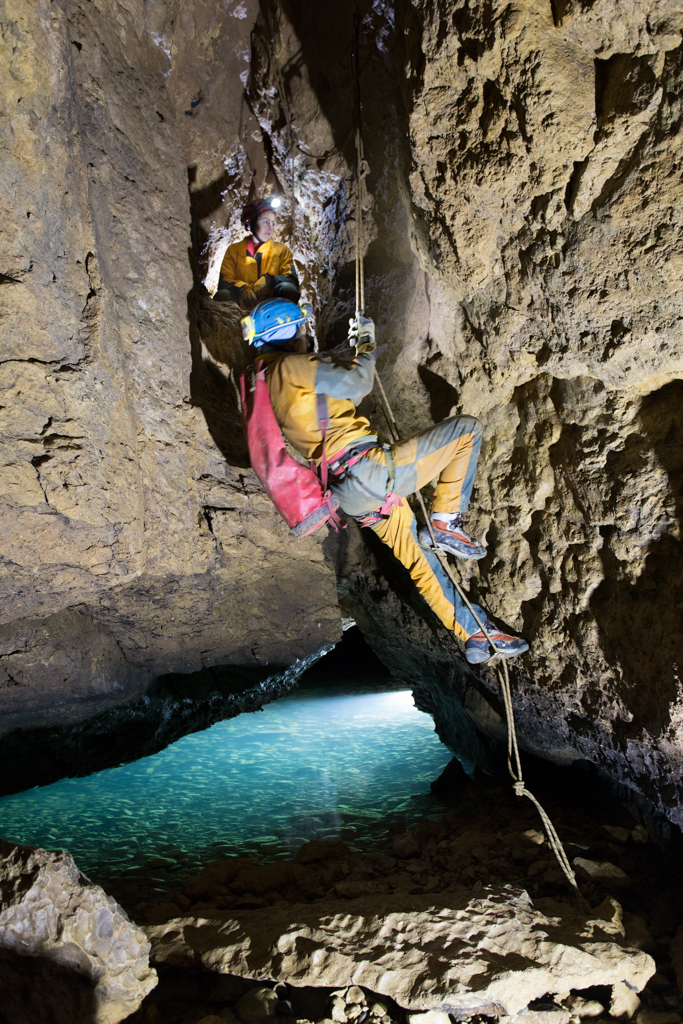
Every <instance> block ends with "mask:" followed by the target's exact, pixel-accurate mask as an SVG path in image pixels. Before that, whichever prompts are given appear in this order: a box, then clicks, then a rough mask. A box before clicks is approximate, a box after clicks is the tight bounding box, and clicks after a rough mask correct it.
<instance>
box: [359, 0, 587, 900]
mask: <svg viewBox="0 0 683 1024" xmlns="http://www.w3.org/2000/svg"><path fill="white" fill-rule="evenodd" d="M359 36H360V13H359V11H358V8H356V10H355V12H354V16H353V84H354V106H355V110H356V311H357V312H360V313H364V312H365V273H364V267H363V207H364V198H365V176H366V174H367V173H368V165H367V163H366V161H365V159H364V154H363V137H362V135H361V102H360V63H359ZM373 387H374V391H375V394H376V396H377V399H378V401H379V404H380V406H381V407H382V411H383V413H384V416H385V419H386V421H387V424H388V426H389V433H390V435H391V437H392V440H393V441H394V442H396V441H398V440H399V439H400V434H399V429H398V424H397V422H396V417H395V416H394V413H393V410H392V408H391V405H390V403H389V399H388V398H387V393H386V391H385V390H384V385H383V384H382V381H381V380H380V378H379V375H378V374H377V373H375V379H374V385H373ZM415 494H416V496H417V499H418V501H419V503H420V508H421V510H422V515H423V516H424V520H425V522H426V524H427V529H428V530H429V536H430V538H431V542H432V547H433V549H434V552H435V554H436V557H437V558H438V559H439V562H440V563H441V566H442V568H443V570H444V572H445V573H446V575H447V576H448V578H449V579H450V581H451V583H452V584H453V586H454V587H455V589H456V590H457V592H458V594H459V595H460V597H461V598H462V601H463V603H464V604H465V606H466V607H467V608H468V609H469V611H470V612H471V614H472V616H473V617H474V620H475V622H476V623H477V625H478V626H479V628H480V629H481V631H482V633H483V634H484V636H485V637H486V639H487V640H488V642H489V643H490V645H491V647H492V648H493V655H492V657H491V658H490V659H489V664H490V663H491V662H494V663H495V669H496V673H497V675H498V680H499V682H500V688H501V693H502V696H503V705H504V707H505V720H506V725H507V737H508V756H507V763H508V771H509V773H510V776H511V777H512V782H513V789H514V792H515V795H516V796H525V797H527V798H528V799H529V800H531V802H532V803H533V804H534V806H535V807H536V809H537V811H538V813H539V815H540V818H541V821H542V822H543V826H544V828H545V831H546V835H547V837H548V843H549V845H550V848H551V850H552V851H553V853H554V854H555V857H556V858H557V862H558V864H559V865H560V867H561V868H562V871H563V872H564V874H565V876H566V878H567V880H568V882H569V884H570V885H571V886H572V888H573V889H574V890H575V891H576V893H577V895H578V896H579V899H580V900H581V901H582V902H583V903H584V904H585V900H584V897H583V895H582V893H581V891H580V889H579V886H578V883H577V881H576V875H575V873H574V871H573V870H572V866H571V864H570V863H569V858H568V857H567V854H566V853H565V850H564V847H563V845H562V842H561V840H560V837H559V836H558V834H557V832H556V830H555V827H554V825H553V823H552V821H551V820H550V818H549V816H548V814H547V813H546V811H545V810H544V808H543V807H542V806H541V804H540V803H539V801H538V800H537V799H536V797H535V796H534V795H533V793H531V792H530V791H529V790H528V789H527V787H526V784H525V782H524V778H523V775H522V762H521V759H520V756H519V744H518V741H517V729H516V727H515V715H514V709H513V706H512V692H511V689H510V673H509V671H508V666H507V662H506V660H505V656H504V655H503V653H502V652H501V651H500V650H499V649H498V647H496V644H495V642H494V640H493V637H492V636H491V634H490V633H489V631H488V630H487V628H486V625H485V623H484V622H482V621H481V619H480V618H479V616H478V615H477V613H476V612H475V610H474V608H473V607H472V605H471V603H470V601H469V600H468V598H467V595H466V594H465V593H464V591H463V589H462V587H461V586H460V584H459V582H458V580H457V579H456V577H455V575H454V573H453V570H452V569H451V567H450V565H449V564H448V559H447V557H446V553H445V552H444V551H441V550H440V549H439V548H438V547H437V543H436V537H435V535H434V528H433V526H432V521H431V518H430V516H429V515H428V513H427V508H426V505H425V501H424V498H423V496H422V492H421V491H420V490H417V491H416V492H415Z"/></svg>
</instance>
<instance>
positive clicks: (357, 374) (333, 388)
mask: <svg viewBox="0 0 683 1024" xmlns="http://www.w3.org/2000/svg"><path fill="white" fill-rule="evenodd" d="M375 358H376V357H375V353H374V352H361V354H360V355H359V356H356V358H355V359H354V360H353V362H352V363H319V364H318V370H317V372H316V375H315V390H316V391H318V392H320V393H321V394H323V395H327V396H328V397H329V398H348V399H349V400H350V401H351V402H353V403H354V405H357V404H358V403H359V402H360V400H361V398H365V396H366V395H369V394H370V392H371V391H372V382H373V380H374V379H375Z"/></svg>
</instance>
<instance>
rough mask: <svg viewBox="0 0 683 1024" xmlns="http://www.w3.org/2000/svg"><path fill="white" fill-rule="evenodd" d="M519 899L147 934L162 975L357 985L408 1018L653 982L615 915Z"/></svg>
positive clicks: (241, 917) (514, 1007) (504, 896)
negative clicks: (174, 970) (167, 971)
mask: <svg viewBox="0 0 683 1024" xmlns="http://www.w3.org/2000/svg"><path fill="white" fill-rule="evenodd" d="M541 904H542V906H539V907H535V906H534V905H533V904H532V903H531V902H530V900H529V898H528V896H527V895H526V893H524V892H523V891H521V890H513V889H512V888H511V887H509V889H508V891H505V892H496V891H493V890H490V891H488V892H485V893H483V894H482V895H481V896H480V897H472V896H471V895H470V894H469V893H468V892H466V891H464V890H463V891H461V892H459V893H457V894H455V893H454V894H449V895H446V896H445V897H444V895H443V894H441V895H440V898H439V902H438V908H437V907H435V906H433V899H432V898H431V897H424V896H418V897H415V896H412V897H410V898H409V899H408V900H405V899H404V900H403V901H402V900H401V899H398V900H396V898H394V899H393V900H387V899H382V898H377V897H375V898H374V899H373V898H372V897H367V898H365V899H363V900H353V901H350V902H347V903H344V904H336V905H335V904H334V903H330V904H328V906H327V907H326V906H324V905H323V906H322V907H306V906H302V905H294V906H291V907H287V908H284V909H283V908H279V907H271V908H268V909H267V910H251V911H243V912H242V913H241V914H236V915H230V916H228V915H225V919H224V920H221V919H219V918H216V917H214V918H212V919H211V920H202V919H201V918H196V917H184V918H183V917H181V918H177V919H176V920H173V921H170V922H168V924H163V925H156V926H151V927H148V928H147V933H148V935H149V937H150V939H151V942H152V950H153V957H154V958H155V962H156V963H158V964H159V965H161V964H168V965H170V966H195V965H199V964H201V965H202V966H203V967H204V968H208V969H209V970H214V971H220V972H221V973H225V974H237V975H240V976H242V977H247V978H257V979H268V980H274V981H285V980H286V981H288V982H289V983H290V984H294V985H297V986H305V985H315V986H328V987H332V988H340V987H345V986H347V985H362V986H363V987H364V988H367V989H370V991H372V992H377V993H379V994H380V995H384V996H390V997H391V998H392V999H394V1000H395V1001H396V1002H397V1003H398V1004H399V1006H403V1007H405V1008H406V1009H413V1010H429V1009H442V1010H444V1011H447V1012H450V1013H455V1014H458V1015H460V1014H462V1015H463V1016H469V1015H471V1014H475V1013H485V1014H489V1015H493V1016H501V1015H502V1016H510V1015H514V1014H515V1013H518V1012H519V1011H520V1010H523V1009H524V1008H525V1007H526V1006H527V1005H528V1004H529V1003H530V1002H532V1001H533V1000H534V999H539V998H540V997H541V996H544V995H546V994H549V993H557V994H561V995H562V996H566V995H568V993H569V990H570V989H584V988H589V987H590V986H593V985H614V986H616V987H617V988H619V987H620V986H622V985H623V986H628V988H629V989H630V990H631V991H635V992H637V991H640V989H642V988H643V987H644V986H645V984H646V982H647V981H648V978H650V977H651V975H652V974H653V973H654V970H655V964H654V961H653V960H652V958H651V957H650V956H648V954H647V953H643V952H642V951H641V950H633V949H627V948H624V946H622V945H621V944H620V943H619V938H620V936H621V937H622V938H623V928H622V926H621V921H620V908H618V904H616V903H613V904H612V905H610V904H609V901H608V902H607V903H606V905H605V906H603V907H601V908H599V910H598V911H597V912H596V914H595V915H590V919H586V918H581V917H580V915H578V914H577V913H576V911H574V910H573V909H572V908H571V907H570V906H568V905H565V904H554V905H553V904H552V903H551V901H547V905H546V904H544V902H543V901H541Z"/></svg>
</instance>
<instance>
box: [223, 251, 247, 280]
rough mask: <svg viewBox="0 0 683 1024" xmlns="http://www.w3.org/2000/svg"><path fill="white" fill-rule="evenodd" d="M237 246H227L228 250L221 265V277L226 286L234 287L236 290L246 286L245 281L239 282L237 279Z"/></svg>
mask: <svg viewBox="0 0 683 1024" xmlns="http://www.w3.org/2000/svg"><path fill="white" fill-rule="evenodd" d="M236 250H237V246H234V247H233V246H232V245H230V246H228V250H227V252H226V254H225V256H224V257H223V262H222V263H221V277H222V278H223V280H224V281H226V282H227V283H228V284H233V285H235V287H236V288H244V287H245V285H246V284H247V282H246V281H240V280H238V278H237V252H236Z"/></svg>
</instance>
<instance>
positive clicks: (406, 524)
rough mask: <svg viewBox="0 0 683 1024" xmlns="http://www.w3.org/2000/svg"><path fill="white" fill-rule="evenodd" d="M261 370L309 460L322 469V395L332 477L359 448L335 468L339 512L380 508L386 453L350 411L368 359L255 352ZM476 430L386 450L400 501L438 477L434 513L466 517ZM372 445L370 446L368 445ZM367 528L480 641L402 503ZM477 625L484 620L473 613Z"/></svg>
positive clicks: (460, 427)
mask: <svg viewBox="0 0 683 1024" xmlns="http://www.w3.org/2000/svg"><path fill="white" fill-rule="evenodd" d="M259 358H261V359H263V362H264V363H265V365H266V380H267V382H268V391H269V394H270V400H271V403H272V406H273V411H274V413H275V418H276V419H277V421H278V424H279V426H280V429H281V430H282V432H283V434H284V435H285V436H286V437H287V438H288V439H289V440H290V441H291V443H292V444H293V445H294V447H295V448H296V449H297V451H299V452H300V453H301V454H302V455H303V456H304V457H305V458H306V459H309V460H313V461H315V462H316V463H317V464H318V465H320V462H321V459H322V434H321V431H320V427H319V424H318V414H317V406H316V395H317V394H324V395H327V407H328V415H329V426H328V430H327V435H326V439H325V453H326V456H327V460H328V463H330V467H331V469H332V470H333V471H334V470H335V464H336V461H337V460H338V459H339V458H340V456H342V455H349V453H350V452H352V451H353V450H354V449H355V448H356V446H359V447H360V449H361V450H362V454H361V455H360V457H359V458H358V460H357V461H355V462H353V463H352V464H351V465H350V466H348V467H346V466H343V467H341V468H340V470H339V473H338V475H337V476H336V477H335V478H334V479H333V480H332V483H331V487H332V491H333V492H334V493H335V494H336V496H337V498H338V499H339V504H340V506H341V508H342V509H343V511H344V512H346V513H347V514H349V515H352V516H354V517H357V518H362V517H363V516H364V515H366V514H367V513H369V512H371V511H373V510H375V509H380V508H381V507H382V506H384V505H385V502H386V493H387V489H388V488H387V484H388V482H389V470H388V469H387V460H386V450H385V448H383V447H382V446H381V445H380V443H379V441H378V439H377V435H376V434H373V433H372V430H371V428H370V423H369V421H368V420H367V419H365V417H363V416H359V415H358V413H357V412H356V404H357V403H358V402H360V400H361V399H362V398H364V397H365V395H367V394H369V393H370V391H371V390H372V383H373V379H374V375H375V353H374V352H362V351H361V353H360V354H359V355H357V356H356V357H355V358H354V359H353V360H352V361H351V362H349V363H341V362H332V363H327V362H321V360H320V357H319V356H315V355H303V354H298V353H283V352H281V351H272V350H268V349H266V350H265V352H263V354H261V353H259ZM480 440H481V424H480V423H479V421H478V420H475V419H473V418H472V417H469V416H459V417H452V418H450V419H448V420H444V421H443V423H438V424H436V426H434V427H431V428H428V429H427V430H425V431H422V432H421V433H419V434H416V435H414V436H413V437H411V438H408V439H406V440H404V441H398V442H396V444H393V445H392V446H391V453H392V455H393V460H394V462H395V466H396V472H395V477H394V479H392V484H393V488H392V489H393V491H394V492H395V493H397V494H401V495H404V496H405V495H408V494H412V493H413V491H415V490H416V488H417V487H422V486H423V485H424V484H425V483H427V482H428V481H429V480H431V479H432V478H433V477H434V476H437V475H438V477H439V480H438V484H437V488H436V491H435V495H434V502H433V508H434V511H445V512H448V511H453V512H455V511H464V510H465V508H466V507H467V502H468V500H469V493H470V491H471V489H472V481H473V479H474V472H475V470H476V456H477V453H478V451H479V443H480ZM373 442H374V444H373ZM372 518H373V520H374V521H373V522H372V524H371V528H372V529H373V530H374V531H375V533H376V534H377V535H378V537H379V538H380V539H381V540H382V541H383V542H384V543H385V544H388V545H389V547H390V548H391V549H392V551H393V553H394V555H395V556H396V558H398V560H399V561H400V562H401V563H402V564H403V565H404V566H405V567H406V569H407V570H408V572H409V573H410V575H411V577H412V579H413V580H414V582H415V585H416V586H417V588H418V590H419V591H420V593H421V594H422V596H423V597H424V598H425V600H426V601H427V603H428V604H429V605H430V607H431V608H432V609H433V611H434V612H435V613H436V614H437V615H438V616H439V618H440V619H441V621H442V622H443V623H444V625H445V626H446V627H447V628H448V629H451V630H453V631H454V633H455V635H456V636H457V637H458V638H459V639H460V640H463V641H464V640H467V639H468V637H470V636H472V634H473V633H476V632H478V630H479V625H478V623H477V621H476V619H475V618H474V616H473V615H472V613H471V612H470V611H469V609H468V608H467V607H466V606H465V605H464V604H463V602H462V599H461V598H460V596H459V594H458V593H457V591H456V590H455V588H454V586H453V584H452V583H451V581H450V580H449V579H448V576H447V575H446V574H445V573H444V571H443V568H442V567H441V563H440V562H439V560H438V558H437V557H436V555H435V553H434V552H433V550H431V549H428V548H423V547H422V546H421V545H420V544H419V542H418V540H417V530H416V523H415V519H414V516H413V513H412V511H411V509H410V507H409V506H408V504H407V503H406V502H403V503H402V504H401V505H399V506H397V507H395V508H393V509H392V510H391V513H390V514H388V515H381V514H380V515H376V516H373V517H372ZM473 607H474V610H475V612H476V613H477V615H479V617H480V618H481V619H482V621H483V620H484V618H485V617H486V616H485V613H484V612H483V611H482V610H481V609H480V608H478V607H477V605H474V606H473Z"/></svg>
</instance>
